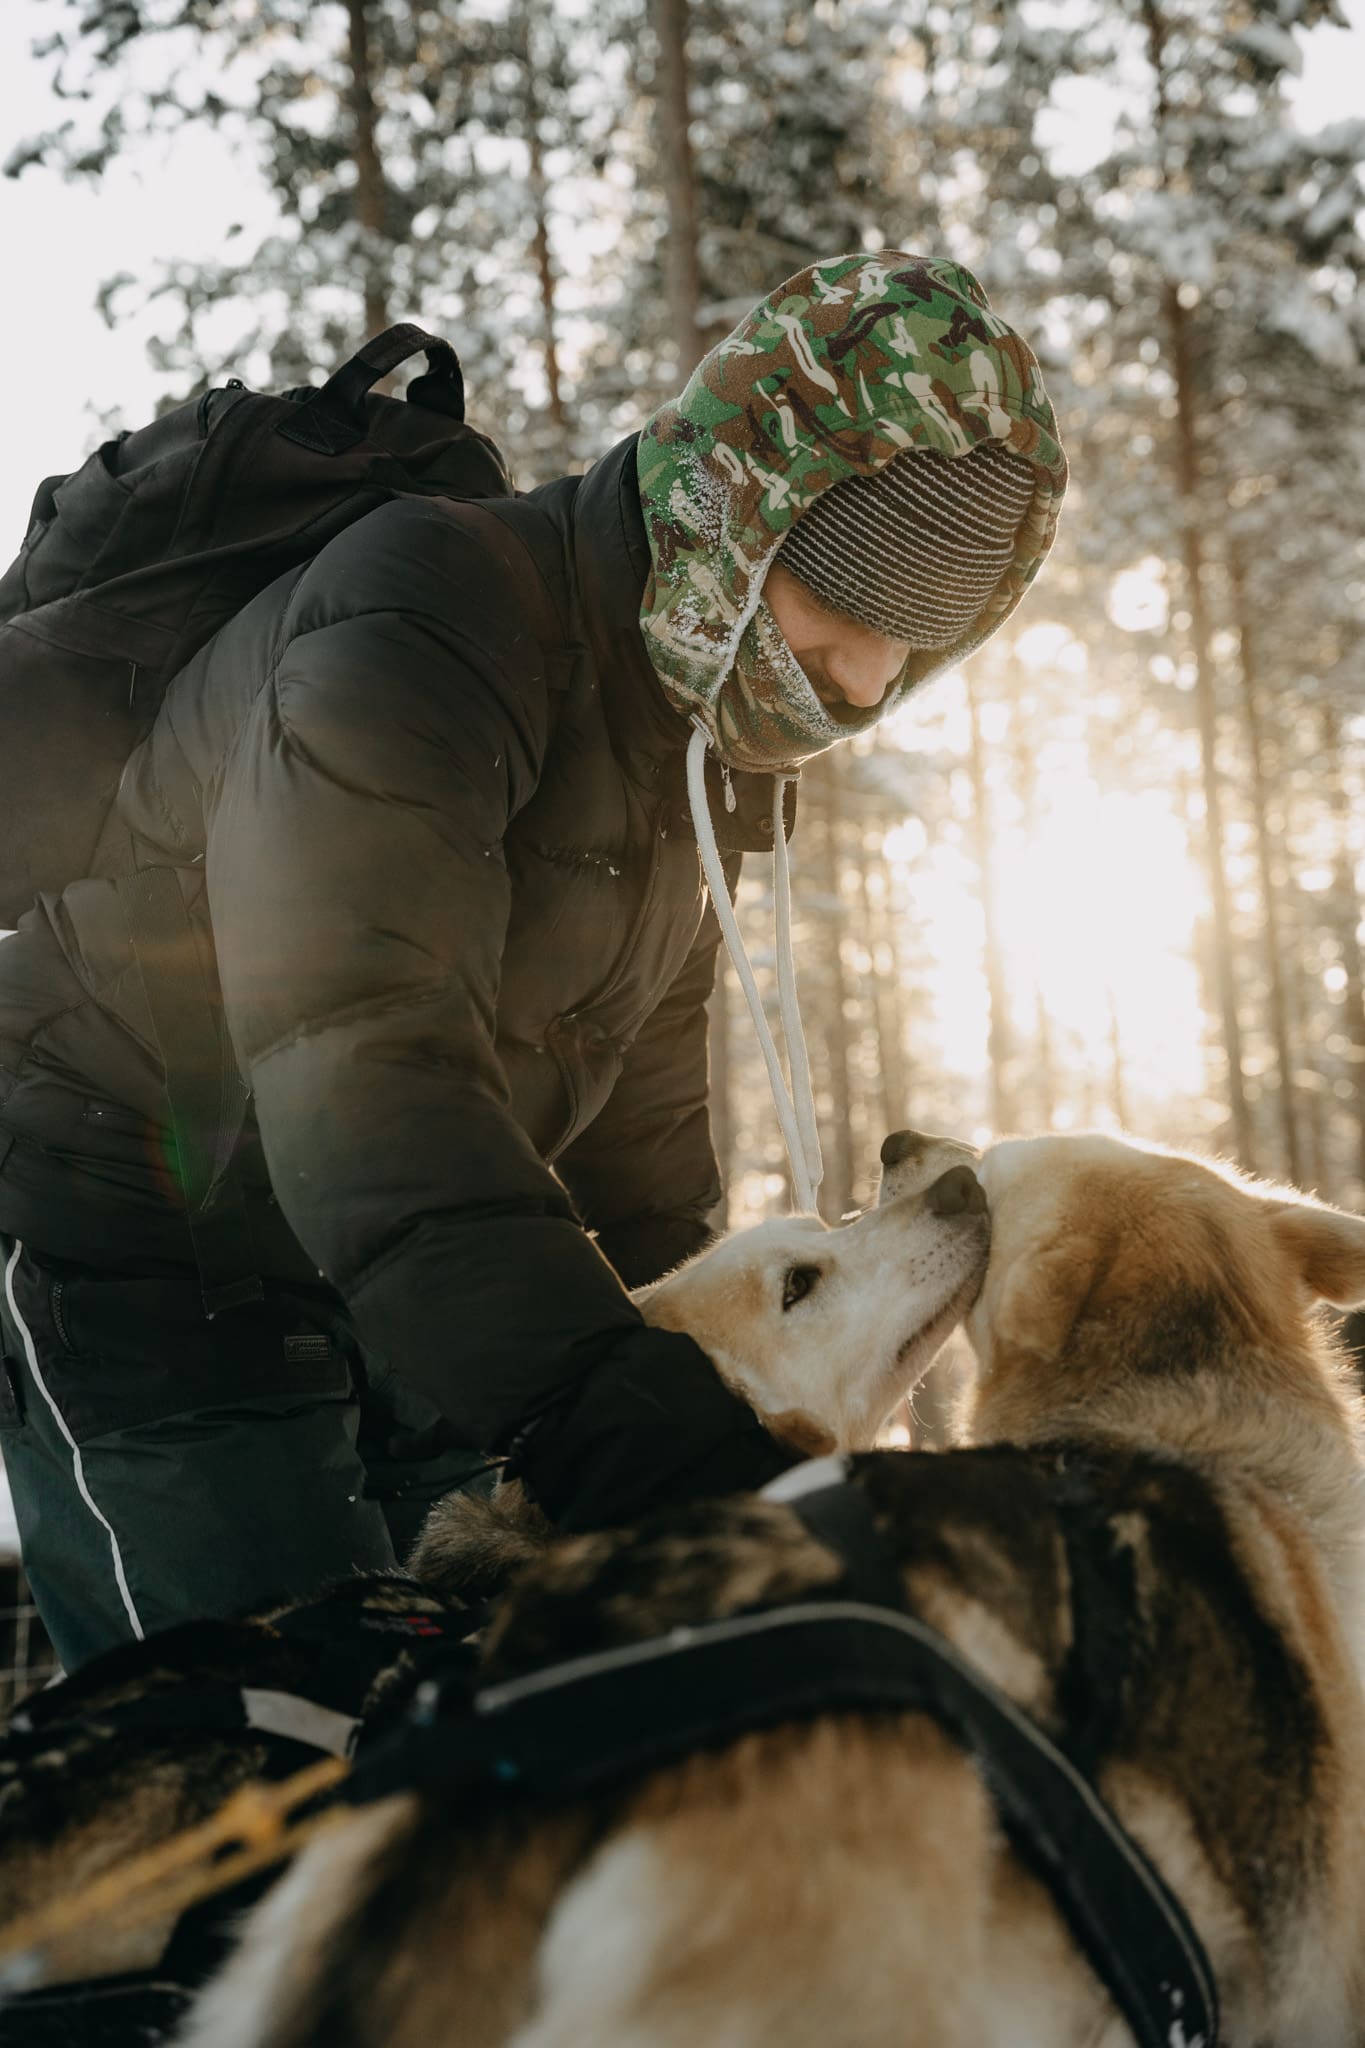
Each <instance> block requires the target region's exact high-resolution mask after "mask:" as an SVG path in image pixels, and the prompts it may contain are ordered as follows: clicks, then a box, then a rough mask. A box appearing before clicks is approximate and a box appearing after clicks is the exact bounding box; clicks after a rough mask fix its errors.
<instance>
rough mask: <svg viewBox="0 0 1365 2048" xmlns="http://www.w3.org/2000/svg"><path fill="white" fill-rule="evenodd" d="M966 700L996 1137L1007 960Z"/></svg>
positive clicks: (1005, 1119) (1008, 1105) (1007, 1111)
mask: <svg viewBox="0 0 1365 2048" xmlns="http://www.w3.org/2000/svg"><path fill="white" fill-rule="evenodd" d="M963 681H964V684H965V687H966V694H967V719H968V731H969V735H970V746H969V750H968V757H967V759H968V767H969V770H970V773H971V778H972V835H973V838H974V840H975V843H976V865H977V872H978V873H979V875H980V877H981V920H982V924H983V926H984V930H985V961H984V967H985V975H986V1003H987V1010H988V1028H987V1034H986V1048H987V1054H988V1061H989V1065H990V1087H991V1096H990V1103H991V1108H990V1116H991V1129H992V1130H993V1131H995V1132H996V1133H997V1134H999V1133H1000V1132H1002V1131H1008V1130H1010V1129H1011V1128H1012V1127H1013V1124H1014V1120H1015V1116H1014V1091H1013V1086H1012V1076H1013V1066H1014V1047H1013V1043H1012V1034H1011V1031H1010V1019H1009V999H1008V995H1007V992H1006V987H1005V960H1004V953H1003V951H1002V948H1001V944H1000V910H999V905H998V902H997V900H996V893H995V863H994V860H993V858H992V850H993V849H992V839H993V833H992V822H991V793H990V785H989V783H988V782H987V780H986V753H985V749H984V747H983V746H982V743H981V720H980V717H979V716H978V714H977V706H976V692H975V690H974V689H973V687H972V684H971V682H970V680H968V679H967V678H966V677H964V678H963Z"/></svg>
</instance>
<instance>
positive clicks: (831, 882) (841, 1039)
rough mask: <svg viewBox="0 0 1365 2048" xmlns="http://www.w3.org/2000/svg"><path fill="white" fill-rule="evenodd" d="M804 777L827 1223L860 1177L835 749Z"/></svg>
mask: <svg viewBox="0 0 1365 2048" xmlns="http://www.w3.org/2000/svg"><path fill="white" fill-rule="evenodd" d="M805 779H806V782H807V784H809V785H811V786H812V790H813V793H815V792H818V802H819V813H820V826H821V830H820V868H819V878H820V889H821V895H822V897H823V899H824V905H825V914H824V916H823V917H822V919H821V925H822V929H821V931H820V934H819V938H820V949H821V951H822V952H823V954H824V959H825V972H824V975H823V976H822V977H821V980H822V982H823V984H824V991H825V992H826V994H827V997H828V1007H827V1009H826V1011H825V1016H824V1023H825V1031H824V1034H823V1036H824V1041H825V1063H826V1073H827V1077H828V1080H829V1094H830V1117H829V1123H828V1125H827V1126H826V1128H825V1130H824V1131H823V1132H822V1133H821V1136H822V1138H823V1139H824V1141H825V1145H826V1151H825V1184H824V1187H823V1188H822V1189H821V1191H820V1192H821V1200H820V1208H821V1212H822V1214H823V1215H824V1216H825V1218H826V1220H827V1221H829V1222H835V1223H837V1222H838V1220H839V1218H840V1217H841V1216H843V1215H846V1214H847V1212H848V1210H849V1209H850V1208H851V1207H852V1206H853V1184H854V1181H855V1179H856V1177H857V1162H856V1160H855V1158H854V1152H853V1088H852V1083H851V1079H850V1074H849V1065H850V1061H849V1050H850V1048H849V1040H848V976H847V973H846V971H845V968H844V954H843V932H844V913H843V896H842V890H841V888H840V844H839V841H840V826H841V823H842V817H843V801H842V799H843V791H842V788H841V786H840V767H839V761H838V757H837V756H836V755H835V754H833V753H830V754H824V755H822V756H821V757H820V759H819V760H818V761H816V762H815V763H814V764H813V765H812V766H811V767H810V768H808V769H807V770H806V777H805Z"/></svg>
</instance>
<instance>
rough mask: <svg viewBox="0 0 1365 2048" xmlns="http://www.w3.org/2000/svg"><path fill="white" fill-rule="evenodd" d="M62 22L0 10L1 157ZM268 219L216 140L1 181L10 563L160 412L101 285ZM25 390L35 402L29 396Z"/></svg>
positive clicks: (1321, 93)
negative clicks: (114, 434) (161, 154)
mask: <svg viewBox="0 0 1365 2048" xmlns="http://www.w3.org/2000/svg"><path fill="white" fill-rule="evenodd" d="M1345 10H1346V12H1347V14H1348V15H1349V17H1350V19H1351V22H1352V26H1351V28H1350V29H1347V30H1338V29H1318V30H1316V31H1315V32H1314V33H1313V35H1312V36H1311V37H1310V38H1309V41H1308V47H1307V61H1306V64H1305V69H1304V76H1303V78H1302V80H1301V81H1299V82H1298V83H1297V85H1296V86H1295V88H1294V91H1295V96H1296V98H1297V99H1298V101H1299V105H1300V108H1301V119H1302V120H1303V122H1304V125H1305V126H1317V125H1320V124H1322V123H1324V122H1327V121H1332V120H1338V119H1343V118H1345V117H1347V116H1348V115H1354V114H1357V113H1358V112H1359V109H1360V84H1361V79H1362V77H1365V0H1345ZM59 18H60V14H59V10H56V9H55V8H54V7H53V5H52V4H50V0H49V4H47V5H40V4H38V0H4V5H3V6H0V160H3V159H4V158H5V157H6V156H8V154H9V152H10V150H11V149H12V148H13V146H14V144H15V142H16V141H18V140H20V139H21V138H22V137H24V136H26V135H31V134H33V133H34V132H35V131H41V130H42V129H44V128H46V127H48V126H52V125H55V124H56V122H57V121H58V120H60V119H61V118H62V111H63V110H62V109H61V107H60V105H59V103H58V102H56V101H55V100H54V99H53V98H52V95H51V93H50V91H49V90H48V85H47V77H48V69H49V67H48V66H47V65H45V64H38V63H35V62H34V60H33V59H32V57H31V56H30V54H29V45H30V42H31V40H32V39H33V37H34V36H36V35H41V34H46V33H50V32H51V30H52V26H53V23H54V20H55V19H59ZM1067 118H1068V121H1069V122H1070V124H1071V125H1072V126H1073V127H1074V128H1075V129H1076V130H1077V133H1076V137H1075V139H1076V141H1077V142H1078V143H1083V136H1082V135H1081V134H1080V129H1081V128H1083V125H1084V121H1085V115H1084V112H1083V111H1082V110H1079V109H1076V108H1075V107H1071V108H1069V109H1068V117H1067ZM1100 118H1102V113H1101V115H1100ZM255 218H259V219H260V220H261V221H262V222H264V221H266V220H267V219H268V218H269V202H268V201H267V200H266V198H265V196H264V194H263V193H261V192H260V191H259V190H258V189H257V188H256V185H255V179H254V175H251V174H248V175H246V176H244V175H243V166H242V165H241V164H240V163H238V162H235V161H234V160H233V159H232V158H231V157H230V156H229V154H228V152H227V151H226V149H225V148H224V146H223V144H222V143H221V142H220V141H219V140H218V139H217V138H215V137H214V136H212V135H211V134H207V133H205V134H202V135H197V136H189V137H186V138H185V139H184V140H183V141H181V142H180V143H179V144H178V145H177V148H176V153H175V161H174V165H173V167H172V166H170V165H168V164H167V163H166V162H165V160H164V158H156V157H153V159H152V160H151V161H149V162H148V163H147V164H146V165H145V166H144V167H143V168H142V169H141V170H140V171H139V172H137V173H134V172H133V171H132V170H130V169H128V168H126V167H119V168H118V169H116V170H115V171H114V172H112V173H111V174H110V176H109V177H108V178H107V179H106V180H105V182H104V185H103V186H102V187H101V188H100V189H98V190H95V189H91V188H88V187H86V186H78V187H73V186H66V185H63V184H62V183H61V182H60V181H59V180H58V179H57V178H55V177H53V176H51V175H49V174H47V173H45V172H41V171H30V172H28V173H26V174H25V176H24V177H23V178H22V179H18V180H14V179H8V178H6V179H0V250H3V252H4V259H5V276H6V281H7V284H8V285H10V286H11V288H12V289H13V294H14V295H13V297H12V299H11V300H10V303H9V305H8V306H7V309H6V310H7V318H6V320H5V322H4V326H3V330H2V331H0V379H3V384H2V386H0V388H3V389H4V390H6V391H7V392H8V393H9V394H11V402H10V403H8V404H7V405H6V408H5V410H6V426H5V444H6V454H7V460H6V463H5V466H4V470H3V472H0V557H3V558H4V559H8V557H9V556H10V554H11V553H13V552H14V550H15V549H17V547H18V545H19V542H20V540H21V539H22V537H23V530H24V526H25V524H26V521H27V515H28V508H29V504H30V502H31V500H32V496H33V491H34V489H35V487H36V485H37V483H38V482H39V480H40V479H41V478H42V477H43V476H44V475H47V474H49V473H50V472H52V471H54V470H60V469H66V468H70V467H73V466H74V465H75V463H76V462H77V461H79V460H80V458H81V457H82V456H83V455H84V454H85V453H86V452H88V450H89V449H90V448H92V447H94V446H95V445H96V444H97V443H98V442H99V441H100V440H101V439H103V438H104V436H103V434H102V432H101V430H100V426H99V421H98V414H99V413H101V412H105V413H107V412H109V411H111V410H112V409H113V408H115V407H118V406H121V407H122V408H123V409H124V411H125V413H126V415H127V417H128V418H129V419H130V420H134V421H136V420H140V419H141V418H143V417H144V416H150V414H151V412H152V410H153V408H154V404H155V399H156V395H157V391H158V382H157V379H156V378H155V376H154V375H153V373H152V371H151V370H150V368H149V367H148V365H147V362H146V358H145V354H144V344H145V338H146V334H147V332H148V329H149V327H150V325H151V324H152V321H151V320H149V319H142V320H135V321H130V322H129V323H128V324H126V325H124V326H121V327H119V328H118V329H116V330H112V331H111V330H110V329H109V328H107V327H106V326H105V325H104V323H103V321H102V320H101V319H100V317H99V315H98V314H97V313H96V311H95V309H94V299H95V293H96V290H97V289H98V286H99V284H100V282H101V281H102V280H103V279H105V278H107V277H109V276H111V275H113V274H114V273H116V272H119V271H131V272H133V273H134V274H139V273H145V272H146V271H148V269H149V268H150V266H151V265H152V264H153V263H154V262H155V261H156V260H157V259H158V258H164V257H174V256H181V257H187V258H193V257H199V256H205V255H210V254H213V253H216V251H217V250H218V249H219V248H220V247H221V245H222V237H223V233H224V231H225V229H226V228H227V227H228V226H229V224H230V223H232V222H233V221H238V220H246V221H247V222H248V224H249V223H250V221H251V220H252V219H255ZM154 317H155V316H152V318H153V319H154ZM15 394H23V396H22V398H21V399H20V402H18V403H15V402H14V395H15Z"/></svg>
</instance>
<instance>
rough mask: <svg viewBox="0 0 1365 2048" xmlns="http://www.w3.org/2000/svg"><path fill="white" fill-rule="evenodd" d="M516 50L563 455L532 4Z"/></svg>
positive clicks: (551, 395) (554, 414)
mask: <svg viewBox="0 0 1365 2048" xmlns="http://www.w3.org/2000/svg"><path fill="white" fill-rule="evenodd" d="M521 46H522V47H521V55H522V62H523V65H524V68H525V72H526V154H527V178H528V182H529V185H530V189H531V216H532V221H533V227H532V232H531V255H532V259H533V261H534V263H535V268H536V282H537V286H538V288H539V292H540V325H541V347H542V349H543V350H544V356H545V386H546V392H547V399H546V410H547V411H548V413H549V415H550V419H551V421H552V422H553V424H554V429H555V433H556V435H557V437H558V438H559V440H560V442H561V444H562V446H563V448H564V450H565V455H566V458H567V451H568V442H569V416H568V412H567V410H566V409H565V405H564V387H563V379H562V377H561V375H560V368H559V337H558V308H557V306H556V303H555V268H554V258H553V256H552V254H551V251H550V217H549V188H548V184H547V180H546V176H545V145H544V141H543V138H542V136H541V132H540V112H541V107H540V78H539V73H538V70H537V66H536V37H535V21H534V14H533V10H532V8H531V7H529V6H527V7H525V8H523V10H522V16H521Z"/></svg>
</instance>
